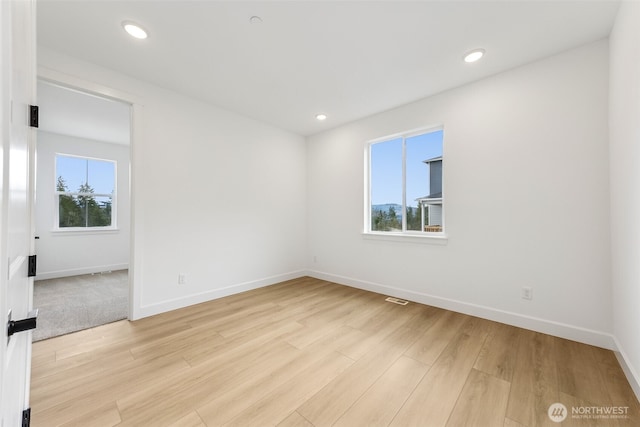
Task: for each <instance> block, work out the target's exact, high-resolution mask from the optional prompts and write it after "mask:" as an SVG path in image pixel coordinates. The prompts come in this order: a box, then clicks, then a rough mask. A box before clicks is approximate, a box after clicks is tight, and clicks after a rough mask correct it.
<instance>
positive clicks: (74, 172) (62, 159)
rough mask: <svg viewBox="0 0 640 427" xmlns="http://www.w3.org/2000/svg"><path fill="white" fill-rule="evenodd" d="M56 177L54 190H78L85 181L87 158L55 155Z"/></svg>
mask: <svg viewBox="0 0 640 427" xmlns="http://www.w3.org/2000/svg"><path fill="white" fill-rule="evenodd" d="M56 178H57V184H56V191H71V192H75V191H78V190H79V189H80V186H82V185H83V184H84V183H86V182H87V159H83V158H80V157H67V156H56Z"/></svg>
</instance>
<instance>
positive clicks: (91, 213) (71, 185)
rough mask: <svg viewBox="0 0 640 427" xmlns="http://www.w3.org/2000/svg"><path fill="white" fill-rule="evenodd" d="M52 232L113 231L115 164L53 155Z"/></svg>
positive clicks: (85, 158) (109, 161) (106, 161)
mask: <svg viewBox="0 0 640 427" xmlns="http://www.w3.org/2000/svg"><path fill="white" fill-rule="evenodd" d="M56 177H57V178H56V188H55V194H56V203H57V204H58V206H57V209H56V212H57V218H56V222H55V224H56V228H59V229H73V228H76V229H77V228H80V229H87V228H114V227H115V216H114V213H115V208H114V201H115V184H116V162H114V161H111V160H99V159H91V158H87V157H76V156H69V155H62V154H57V155H56Z"/></svg>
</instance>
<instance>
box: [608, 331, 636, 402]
mask: <svg viewBox="0 0 640 427" xmlns="http://www.w3.org/2000/svg"><path fill="white" fill-rule="evenodd" d="M613 339H614V341H615V344H616V348H617V349H616V350H614V354H615V355H616V359H618V363H620V367H621V368H622V371H623V372H624V375H625V376H626V377H627V381H629V385H630V386H631V389H632V390H633V392H634V393H635V395H636V398H637V399H638V400H640V376H639V375H638V373H637V372H636V370H635V369H634V368H633V366H632V365H631V364H629V363H627V361H628V360H629V357H627V353H626V352H625V351H624V348H623V347H622V345H621V344H620V341H618V338H616V337H615V336H614V337H613Z"/></svg>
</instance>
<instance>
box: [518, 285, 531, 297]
mask: <svg viewBox="0 0 640 427" xmlns="http://www.w3.org/2000/svg"><path fill="white" fill-rule="evenodd" d="M521 296H522V299H528V300H532V299H533V289H531V288H530V287H529V286H523V287H522V294H521Z"/></svg>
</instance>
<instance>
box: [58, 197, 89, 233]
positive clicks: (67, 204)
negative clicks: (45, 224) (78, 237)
mask: <svg viewBox="0 0 640 427" xmlns="http://www.w3.org/2000/svg"><path fill="white" fill-rule="evenodd" d="M58 199H59V208H58V209H59V215H58V218H59V224H58V226H59V227H60V228H66V227H84V226H85V216H84V214H83V209H82V207H81V204H80V202H79V200H78V197H77V196H64V195H60V196H58Z"/></svg>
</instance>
